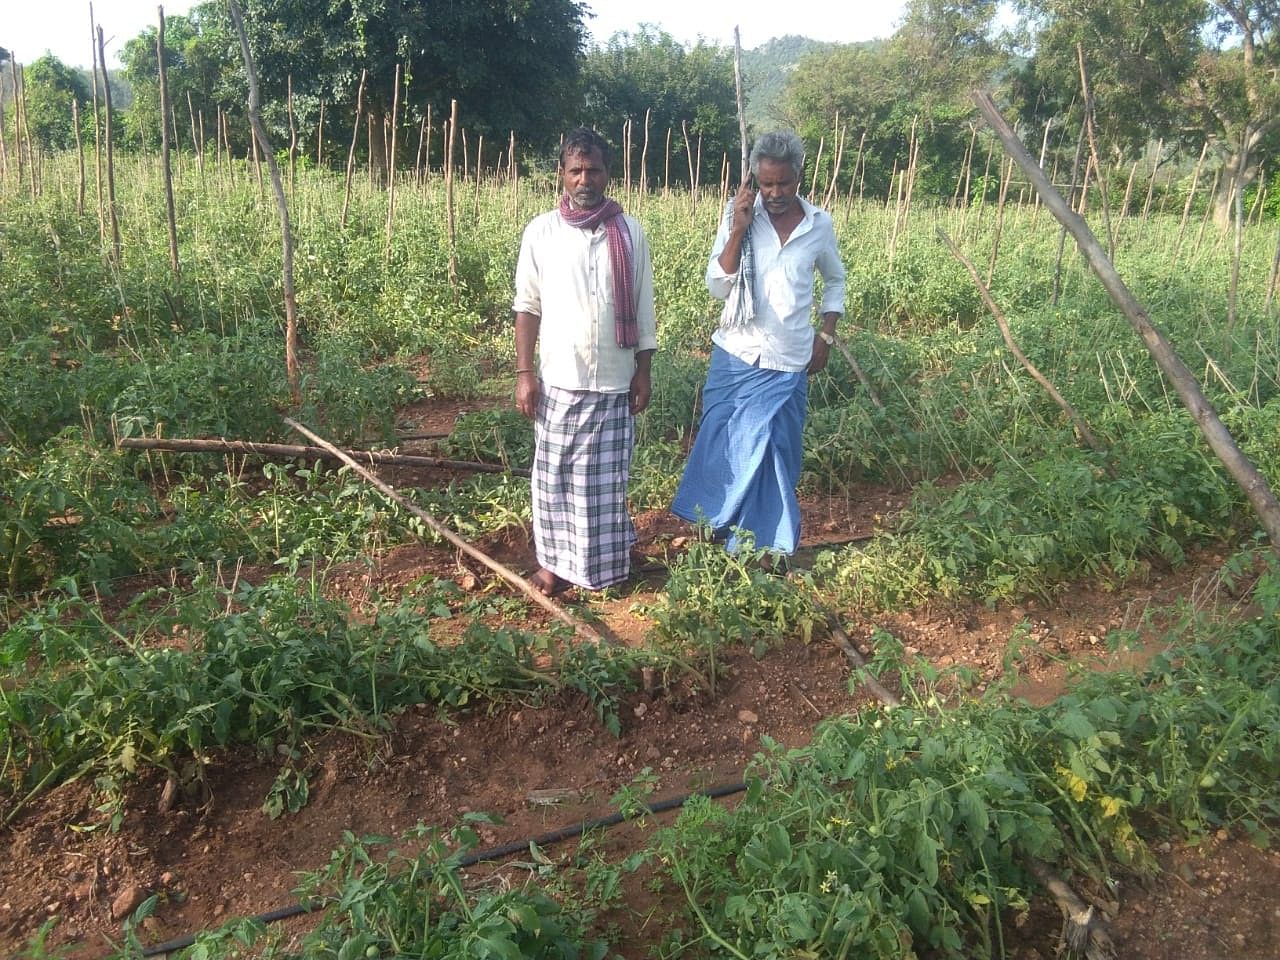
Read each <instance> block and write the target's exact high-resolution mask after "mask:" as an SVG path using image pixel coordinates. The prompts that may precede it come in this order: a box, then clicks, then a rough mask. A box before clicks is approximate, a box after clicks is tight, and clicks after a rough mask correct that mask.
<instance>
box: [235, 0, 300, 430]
mask: <svg viewBox="0 0 1280 960" xmlns="http://www.w3.org/2000/svg"><path fill="white" fill-rule="evenodd" d="M227 3H228V6H229V7H230V9H231V20H232V22H233V23H234V24H235V28H236V34H237V35H238V36H239V37H240V53H241V55H242V56H243V57H244V72H245V77H246V78H247V79H248V81H249V123H250V125H251V126H252V127H253V135H254V138H255V142H256V143H259V144H261V145H262V153H263V154H264V155H265V157H266V161H267V170H268V171H269V172H270V174H271V189H272V190H273V191H274V193H275V197H276V209H277V211H278V212H279V214H280V246H281V273H282V282H283V285H284V368H285V374H286V376H287V377H288V378H289V394H290V399H292V401H293V404H294V406H295V407H296V406H299V405H301V403H302V377H301V374H300V373H299V371H298V303H297V300H296V298H295V296H294V292H293V232H292V230H291V229H290V227H289V203H288V201H287V200H286V199H285V195H284V181H282V180H281V179H280V167H279V165H278V164H277V163H276V154H275V151H274V150H273V149H272V148H271V141H270V139H268V137H267V129H266V127H264V126H263V125H262V102H261V100H260V99H259V94H258V70H257V68H256V67H255V66H254V64H253V52H252V51H251V50H250V49H249V38H248V37H247V36H246V35H245V32H244V18H243V16H242V15H241V13H240V4H239V3H237V2H236V0H227Z"/></svg>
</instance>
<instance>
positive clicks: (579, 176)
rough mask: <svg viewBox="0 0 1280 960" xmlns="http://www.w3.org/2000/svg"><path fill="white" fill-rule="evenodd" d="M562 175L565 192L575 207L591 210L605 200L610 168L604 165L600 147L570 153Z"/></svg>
mask: <svg viewBox="0 0 1280 960" xmlns="http://www.w3.org/2000/svg"><path fill="white" fill-rule="evenodd" d="M560 175H561V176H562V177H563V178H564V192H565V193H567V194H568V195H569V200H570V202H572V203H573V205H574V206H575V207H578V208H580V209H583V210H589V209H591V208H592V207H598V206H600V204H601V203H602V202H604V191H605V187H607V186H608V184H609V170H608V168H606V167H605V165H604V157H602V156H601V155H600V148H599V147H593V148H592V149H591V152H590V153H570V154H568V155H567V156H566V157H565V158H564V164H563V166H562V167H561V168H560Z"/></svg>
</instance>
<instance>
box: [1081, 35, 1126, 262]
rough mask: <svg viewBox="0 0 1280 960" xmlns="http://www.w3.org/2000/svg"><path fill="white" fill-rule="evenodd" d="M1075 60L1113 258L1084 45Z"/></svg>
mask: <svg viewBox="0 0 1280 960" xmlns="http://www.w3.org/2000/svg"><path fill="white" fill-rule="evenodd" d="M1076 59H1077V60H1078V61H1079V63H1080V90H1081V95H1082V96H1083V97H1084V127H1085V133H1086V134H1087V135H1088V137H1089V157H1090V159H1091V160H1092V162H1093V168H1094V170H1096V171H1097V174H1098V189H1099V191H1100V192H1101V195H1102V223H1103V225H1104V226H1105V227H1106V230H1107V256H1108V257H1112V258H1114V257H1115V255H1116V236H1115V232H1114V231H1113V230H1112V229H1111V198H1110V197H1109V196H1108V195H1107V175H1106V171H1105V170H1103V169H1102V156H1101V154H1100V153H1099V151H1098V136H1097V133H1096V132H1095V131H1094V129H1093V91H1092V89H1091V88H1090V86H1089V71H1088V70H1087V69H1086V67H1085V62H1084V44H1082V43H1077V44H1076ZM1088 175H1089V170H1088V167H1086V168H1085V176H1086V177H1087V176H1088Z"/></svg>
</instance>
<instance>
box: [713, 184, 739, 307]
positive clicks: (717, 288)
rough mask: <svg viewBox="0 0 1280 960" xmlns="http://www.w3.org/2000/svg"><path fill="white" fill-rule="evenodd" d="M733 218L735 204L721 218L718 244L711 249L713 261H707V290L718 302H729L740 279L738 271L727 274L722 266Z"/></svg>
mask: <svg viewBox="0 0 1280 960" xmlns="http://www.w3.org/2000/svg"><path fill="white" fill-rule="evenodd" d="M732 218H733V204H730V205H729V208H728V210H727V211H726V213H725V216H723V217H721V218H720V228H719V229H718V230H717V231H716V242H715V244H714V245H713V246H712V248H711V259H710V260H708V261H707V289H708V290H709V291H710V292H711V295H712V296H713V297H715V298H716V299H717V300H728V299H729V291H731V290H732V289H733V284H734V281H735V280H737V279H738V273H737V271H735V272H733V273H725V272H724V268H723V267H722V266H720V254H721V253H722V252H723V251H724V245H725V244H726V243H728V242H729V224H730V223H731V222H732Z"/></svg>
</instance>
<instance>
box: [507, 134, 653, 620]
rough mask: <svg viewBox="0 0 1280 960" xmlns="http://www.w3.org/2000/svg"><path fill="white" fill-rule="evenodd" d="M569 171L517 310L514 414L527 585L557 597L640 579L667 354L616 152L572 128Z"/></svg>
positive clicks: (520, 270)
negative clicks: (639, 495)
mask: <svg viewBox="0 0 1280 960" xmlns="http://www.w3.org/2000/svg"><path fill="white" fill-rule="evenodd" d="M559 172H560V176H561V179H562V181H563V184H564V194H563V195H562V196H561V198H560V203H559V206H558V207H557V208H556V209H555V210H552V211H550V212H548V213H544V214H542V215H540V216H538V217H536V218H534V219H533V220H532V221H531V222H530V223H529V225H528V226H526V227H525V230H524V236H523V238H522V240H521V243H520V259H519V262H518V263H517V265H516V295H515V302H514V311H515V328H516V407H517V409H519V411H520V412H521V413H523V414H524V415H525V416H526V417H529V418H531V419H532V420H533V424H534V443H535V446H534V460H533V471H532V473H533V476H532V481H531V486H532V492H533V537H534V548H535V551H536V553H537V556H538V563H539V564H541V566H540V567H539V569H538V571H537V572H536V573H534V574H533V576H531V577H530V578H529V579H530V581H531V582H532V583H533V584H534V586H536V587H537V588H538V589H539V590H541V591H542V592H543V593H545V594H547V595H548V596H554V595H556V594H558V593H560V592H562V591H563V590H565V589H567V588H568V587H570V586H572V585H575V584H576V585H577V586H580V587H585V588H587V589H589V590H599V589H601V588H603V587H607V586H609V585H610V584H613V583H618V582H620V581H623V580H626V579H627V577H629V576H630V574H631V547H632V545H633V544H634V543H635V540H636V534H635V527H634V526H633V525H632V523H631V515H630V513H629V512H628V511H627V482H628V480H629V479H630V472H631V445H632V438H633V435H634V417H635V415H636V414H638V413H640V411H642V410H643V409H644V408H645V407H647V406H648V405H649V397H650V380H649V369H650V363H651V361H652V359H653V353H654V351H655V350H656V349H657V347H658V341H657V336H656V323H655V318H654V309H653V264H652V262H651V260H650V256H649V243H648V240H647V239H646V238H645V235H644V230H643V229H641V227H640V224H639V222H638V221H636V220H635V219H633V218H632V217H629V216H627V215H626V214H624V213H623V212H622V208H621V207H620V206H619V205H618V204H617V202H616V201H614V200H611V199H609V198H607V197H606V196H605V189H606V187H607V186H608V183H609V145H608V143H607V142H606V141H605V140H604V138H602V137H601V136H600V135H599V134H598V133H596V132H595V131H594V130H587V129H579V130H574V131H573V132H571V133H569V134H568V135H567V136H566V137H565V139H564V142H563V144H562V145H561V148H560V171H559ZM535 350H536V352H537V360H536V362H535V359H534V354H535Z"/></svg>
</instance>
